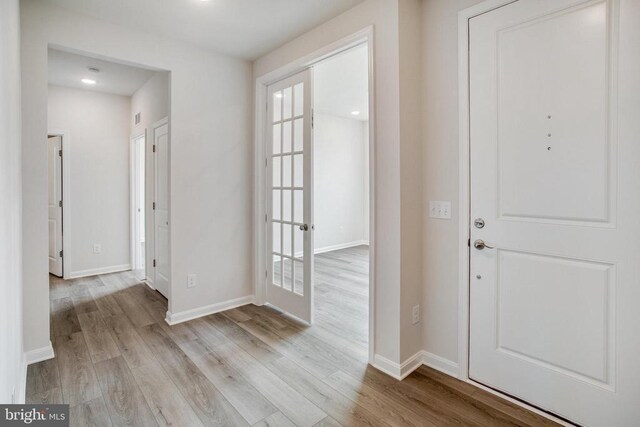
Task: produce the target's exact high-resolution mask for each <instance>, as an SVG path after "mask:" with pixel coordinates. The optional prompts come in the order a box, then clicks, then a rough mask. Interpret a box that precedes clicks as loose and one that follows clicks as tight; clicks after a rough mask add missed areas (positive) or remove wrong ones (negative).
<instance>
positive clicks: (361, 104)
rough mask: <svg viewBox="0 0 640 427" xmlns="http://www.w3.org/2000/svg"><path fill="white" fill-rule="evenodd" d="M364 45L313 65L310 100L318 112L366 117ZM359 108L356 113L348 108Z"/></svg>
mask: <svg viewBox="0 0 640 427" xmlns="http://www.w3.org/2000/svg"><path fill="white" fill-rule="evenodd" d="M368 64H369V61H368V50H367V46H366V45H363V46H359V47H356V48H353V49H350V50H349V51H347V52H344V53H341V54H339V55H336V56H334V57H332V58H329V59H327V60H325V61H322V62H321V63H319V64H317V65H315V66H314V68H313V85H314V92H313V97H314V99H313V102H314V108H315V110H316V111H318V112H320V113H328V114H333V115H336V116H341V117H347V118H350V119H358V120H369V81H368V75H369V72H368V70H369V65H368ZM354 111H359V112H360V114H359V115H357V116H356V115H353V114H352V112H354Z"/></svg>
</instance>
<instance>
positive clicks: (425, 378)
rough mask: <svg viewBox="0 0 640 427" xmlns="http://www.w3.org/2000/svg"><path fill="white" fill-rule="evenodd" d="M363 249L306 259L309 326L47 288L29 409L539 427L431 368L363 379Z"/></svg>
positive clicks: (85, 417)
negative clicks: (45, 342)
mask: <svg viewBox="0 0 640 427" xmlns="http://www.w3.org/2000/svg"><path fill="white" fill-rule="evenodd" d="M367 272H368V265H367V248H366V247H357V248H351V249H345V250H341V251H336V252H331V253H326V254H322V255H317V256H316V287H315V296H316V299H315V310H316V312H315V313H316V319H317V322H316V323H315V324H314V325H313V326H312V327H307V326H305V325H303V324H301V323H299V322H297V321H295V320H294V319H291V318H290V317H288V316H287V315H285V314H283V313H281V312H279V311H277V310H275V309H273V308H269V307H256V306H253V305H249V306H245V307H241V308H238V309H234V310H229V311H226V312H224V313H218V314H214V315H211V316H207V317H204V318H200V319H196V320H193V321H190V322H186V323H183V324H179V325H176V326H168V325H167V324H166V323H165V322H164V315H165V312H166V310H167V302H166V300H165V299H164V298H163V297H162V296H161V295H160V294H158V293H156V292H155V291H152V290H150V289H149V288H148V287H147V286H146V285H145V284H142V283H139V282H138V281H137V280H136V279H135V277H134V276H133V274H132V273H131V272H127V273H117V274H109V275H102V276H96V277H90V278H84V279H76V280H70V281H63V280H61V279H58V278H55V277H53V276H52V277H51V336H52V342H53V344H54V348H55V352H56V358H55V359H52V360H47V361H44V362H40V363H37V364H34V365H30V366H29V369H28V376H27V400H28V401H29V402H34V403H40V402H48V403H63V402H64V403H69V404H70V405H71V414H70V415H71V425H99V426H108V425H132V426H145V425H174V426H199V425H221V426H236V425H238V426H247V425H256V426H283V427H285V426H292V425H298V426H313V425H318V426H337V425H344V426H350V425H383V426H400V425H408V426H441V425H477V426H489V425H490V426H513V425H522V426H524V425H532V426H533V425H551V424H552V423H551V422H550V421H548V420H546V419H544V418H541V417H539V416H538V415H535V414H533V413H531V412H528V411H526V410H524V409H522V408H520V407H518V406H515V405H513V404H511V403H509V402H507V401H504V400H502V399H499V398H497V397H495V396H494V395H492V394H489V393H486V392H484V391H482V390H480V389H477V388H475V387H473V386H471V385H469V384H466V383H463V382H460V381H458V380H456V379H454V378H451V377H449V376H447V375H444V374H442V373H439V372H437V371H434V370H432V369H429V368H425V367H423V368H420V369H418V370H417V371H416V372H414V373H413V374H411V375H410V376H409V377H408V378H406V379H405V380H404V381H402V382H399V381H396V380H394V379H392V378H390V377H388V376H386V375H385V374H383V373H381V372H379V371H377V370H375V369H374V368H372V367H370V366H368V365H367V362H366V361H367V319H368V312H367V310H368V307H367V305H368V304H367V302H368V296H367V293H368V284H367Z"/></svg>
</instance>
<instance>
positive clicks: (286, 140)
mask: <svg viewBox="0 0 640 427" xmlns="http://www.w3.org/2000/svg"><path fill="white" fill-rule="evenodd" d="M311 73H312V71H311V69H307V70H305V71H302V72H300V73H298V74H296V75H294V76H291V77H289V78H286V79H284V80H281V81H279V82H278V83H275V84H273V85H271V86H269V88H268V97H269V98H268V99H269V102H268V107H267V117H268V122H267V135H268V136H267V138H266V140H267V150H266V151H267V153H269V155H268V158H267V162H266V164H267V174H266V175H267V192H266V193H267V203H266V205H267V224H268V227H267V230H268V232H267V283H266V285H267V292H266V295H267V302H269V303H270V304H273V305H274V306H276V307H278V308H280V309H282V310H284V311H286V312H288V313H291V314H293V315H294V316H296V317H298V318H300V319H302V320H304V321H306V322H309V323H311V322H312V317H313V312H312V291H313V283H312V281H313V250H312V249H313V229H314V227H313V206H312V204H313V182H312V177H313V170H312V168H313V158H312V156H313V150H312V148H311V147H312V111H311V105H312V103H311V101H312V100H311V96H312V91H311Z"/></svg>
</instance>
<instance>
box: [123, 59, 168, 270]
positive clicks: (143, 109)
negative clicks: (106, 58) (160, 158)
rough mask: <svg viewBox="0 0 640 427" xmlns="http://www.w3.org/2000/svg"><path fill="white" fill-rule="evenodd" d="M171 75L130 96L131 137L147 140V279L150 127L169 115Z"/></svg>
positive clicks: (149, 260) (149, 259)
mask: <svg viewBox="0 0 640 427" xmlns="http://www.w3.org/2000/svg"><path fill="white" fill-rule="evenodd" d="M170 79H171V76H170V73H169V72H166V71H158V72H156V73H155V74H154V75H153V77H151V78H150V79H149V80H148V81H147V82H146V83H145V84H144V85H143V86H142V87H141V88H140V89H138V90H137V91H136V92H135V93H134V94H133V95H132V96H131V136H138V135H140V134H143V133H145V130H146V135H147V140H146V143H145V149H146V153H145V154H146V155H145V165H146V167H145V176H146V188H145V212H146V213H147V215H146V217H147V221H145V248H146V250H145V270H146V276H147V279H148V280H151V278H152V277H153V271H152V269H153V256H154V252H153V248H154V244H155V242H154V234H153V221H152V220H151V219H152V215H153V209H152V203H153V180H154V173H155V172H154V169H153V141H152V140H151V138H153V135H152V134H151V131H152V129H151V126H152V125H153V124H154V123H156V122H157V121H158V120H161V119H163V118H165V117H168V116H169V113H170V111H169V109H170V103H171V101H170V99H169V98H170V91H171V89H170ZM137 113H140V123H138V124H137V125H136V124H135V120H134V116H135V115H136V114H137Z"/></svg>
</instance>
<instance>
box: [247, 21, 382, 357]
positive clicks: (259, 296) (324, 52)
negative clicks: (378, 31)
mask: <svg viewBox="0 0 640 427" xmlns="http://www.w3.org/2000/svg"><path fill="white" fill-rule="evenodd" d="M373 36H374V31H373V26H368V27H366V28H363V29H362V30H360V31H358V32H356V33H354V34H352V35H350V36H347V37H345V38H343V39H341V40H338V41H336V42H334V43H331V44H329V45H327V46H324V47H322V48H320V49H318V50H316V51H315V52H312V53H310V54H308V55H305V56H303V57H301V58H298V59H297V60H295V61H293V62H290V63H289V64H287V65H284V66H282V67H280V68H278V69H276V70H274V71H271V72H269V73H267V74H265V75H263V76H260V77H258V78H257V79H256V106H255V111H256V117H255V129H256V132H255V140H254V172H255V176H254V198H253V200H254V230H255V232H254V233H255V234H254V236H253V250H254V268H253V271H254V278H253V280H254V284H253V291H254V295H255V304H257V305H263V304H264V303H265V302H266V292H265V291H266V274H265V272H266V271H267V267H266V259H267V253H266V234H267V228H266V223H265V212H266V207H265V200H266V188H265V185H266V176H265V170H266V168H265V158H266V156H267V153H266V149H265V142H266V138H265V131H264V130H265V129H266V123H267V117H266V116H267V108H266V106H267V99H268V97H267V87H268V86H269V85H270V84H272V83H275V82H277V81H279V80H282V79H283V78H286V77H288V76H290V75H292V74H295V73H298V72H300V71H302V70H304V69H305V68H308V67H310V66H312V65H314V64H316V63H318V62H320V61H322V60H324V59H327V58H329V57H331V56H334V55H336V54H338V53H341V52H344V51H345V50H348V49H350V48H352V47H355V46H358V45H361V44H364V43H367V47H368V50H369V200H370V203H369V363H373V362H374V354H375V342H374V341H375V333H374V331H375V322H374V320H375V301H374V298H375V274H374V273H375V268H374V263H375V227H374V225H375V209H376V199H375V160H376V156H375V153H376V150H375V139H376V133H375V76H374V66H373V64H374V37H373ZM312 304H313V301H312Z"/></svg>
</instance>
